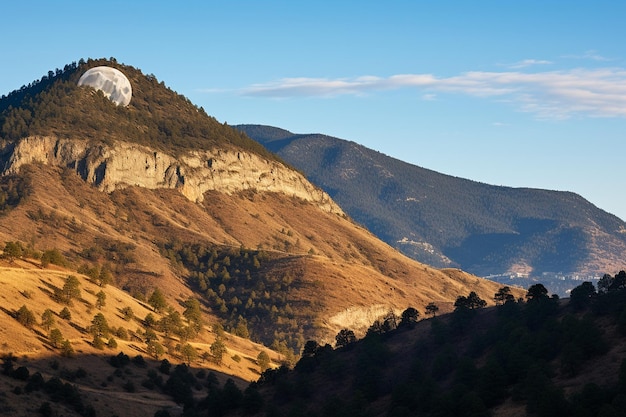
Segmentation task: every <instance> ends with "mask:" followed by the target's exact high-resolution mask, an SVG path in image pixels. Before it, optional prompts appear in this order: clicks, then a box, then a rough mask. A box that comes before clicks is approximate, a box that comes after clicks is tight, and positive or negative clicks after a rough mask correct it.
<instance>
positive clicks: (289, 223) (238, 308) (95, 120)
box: [0, 60, 499, 359]
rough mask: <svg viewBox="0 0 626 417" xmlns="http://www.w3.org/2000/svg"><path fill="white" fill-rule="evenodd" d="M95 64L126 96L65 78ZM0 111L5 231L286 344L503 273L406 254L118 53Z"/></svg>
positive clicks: (142, 295)
mask: <svg viewBox="0 0 626 417" xmlns="http://www.w3.org/2000/svg"><path fill="white" fill-rule="evenodd" d="M96 65H111V66H113V67H115V68H117V69H119V70H121V71H122V72H124V73H126V74H127V75H128V77H129V79H130V81H131V83H132V85H133V92H134V93H133V100H132V101H131V103H130V105H129V106H128V107H126V108H120V107H116V106H115V105H114V104H113V103H111V102H110V101H109V100H107V99H106V98H105V97H104V96H103V95H102V94H100V93H96V92H95V91H94V90H92V89H90V88H78V87H76V86H75V84H74V80H75V79H77V78H78V77H79V76H80V74H81V73H82V72H84V71H85V70H86V69H87V68H90V67H93V66H96ZM0 126H1V128H0V131H1V132H3V133H2V134H3V137H2V150H1V151H0V158H1V160H2V168H3V176H2V177H1V178H0V186H1V187H0V189H1V190H2V193H1V196H2V199H1V200H2V201H1V202H2V204H0V209H1V211H2V212H3V215H2V217H0V240H3V241H5V242H12V241H21V242H22V243H23V244H24V245H30V246H31V247H34V248H35V249H37V250H39V251H44V250H50V249H53V248H56V249H58V250H59V251H60V252H61V253H62V254H63V255H64V256H65V257H66V258H67V259H68V261H69V264H70V267H73V268H75V269H77V268H79V267H84V268H87V269H88V268H99V269H100V268H109V269H110V270H111V271H112V272H113V274H114V276H115V281H116V285H117V286H119V287H120V288H122V289H124V290H126V291H127V292H129V293H130V294H132V295H133V296H135V297H137V298H139V299H146V298H148V296H149V295H150V294H151V293H152V292H153V291H154V289H155V288H159V289H161V290H162V291H163V292H164V293H165V294H166V295H167V297H168V299H169V300H170V305H174V306H178V307H180V309H182V305H181V303H182V302H183V301H184V300H186V299H187V298H188V297H191V296H194V297H197V298H199V299H200V301H201V303H202V305H203V308H204V311H205V313H206V314H207V316H208V317H209V319H210V320H211V321H212V322H217V321H219V322H221V323H223V324H224V325H225V327H226V328H227V329H229V330H232V331H233V332H235V333H237V334H240V335H249V336H251V337H252V338H253V339H254V340H257V341H261V342H263V343H265V344H266V345H270V344H271V345H272V346H273V347H274V348H275V349H277V350H279V351H281V352H282V353H283V354H284V355H286V357H287V358H288V357H289V356H290V355H291V356H293V354H294V352H295V353H296V354H297V353H299V352H300V350H301V348H302V346H303V345H304V342H305V341H306V340H307V339H309V338H316V339H319V340H332V338H333V337H334V335H335V334H336V333H337V332H338V331H339V330H340V329H341V328H344V327H350V328H353V329H354V330H355V332H357V333H361V334H362V333H363V332H364V330H365V328H366V327H367V325H368V324H369V323H371V318H376V317H377V316H378V315H381V314H384V313H385V312H388V311H389V310H394V311H396V312H400V311H402V310H404V309H405V308H407V307H408V306H409V305H412V306H414V307H416V308H418V309H420V310H421V311H423V308H424V306H425V305H426V304H428V303H429V302H435V303H437V304H438V305H439V306H440V308H441V310H442V311H446V310H450V309H451V306H452V303H453V302H454V300H455V299H456V298H457V297H458V296H459V295H464V294H467V293H468V292H469V291H472V290H473V291H475V292H476V293H478V294H479V295H480V296H481V297H482V298H484V299H488V300H491V298H492V297H493V294H494V293H495V292H496V290H497V289H498V287H499V285H497V284H495V283H493V282H489V281H486V280H482V279H479V278H477V277H475V276H472V275H471V274H467V273H464V272H461V271H458V270H436V269H433V268H430V267H427V266H425V265H423V264H420V263H418V262H415V261H413V260H411V259H409V258H407V257H405V256H404V255H402V254H400V253H399V252H397V251H396V250H394V249H393V248H391V247H390V246H388V245H386V244H384V243H383V242H381V241H380V240H379V239H378V238H376V237H375V236H374V235H372V234H371V233H370V232H368V231H367V230H366V229H364V228H362V227H360V226H358V225H357V224H355V223H354V222H352V221H351V220H350V219H348V218H347V217H346V216H345V215H344V213H343V211H342V209H341V208H340V207H339V206H337V205H336V204H335V203H334V202H333V201H332V200H331V199H330V198H329V196H328V195H327V194H326V193H325V192H323V191H322V190H320V189H319V188H317V187H315V186H313V185H312V184H310V183H309V182H308V181H307V180H306V179H305V178H304V177H303V176H302V175H301V174H299V173H298V172H296V171H295V170H293V169H292V168H291V167H289V166H287V165H286V164H284V163H283V162H281V160H280V158H278V157H276V156H275V155H273V154H270V153H269V152H268V151H266V150H265V149H264V148H262V147H261V146H260V145H259V144H258V143H256V142H254V141H252V140H251V139H249V138H248V137H247V136H245V135H243V134H241V133H239V132H237V131H235V130H234V129H232V128H230V127H228V126H225V125H221V124H219V123H217V122H216V121H215V120H214V119H212V118H211V117H209V116H207V115H206V114H205V113H204V112H203V111H202V110H201V109H198V108H196V107H195V106H193V105H192V104H191V103H189V102H188V101H187V100H186V99H185V98H184V97H182V96H179V95H177V94H175V93H174V92H172V91H171V90H169V89H167V88H166V87H165V86H164V85H163V84H162V83H158V82H157V81H156V79H154V77H152V76H144V75H143V74H141V72H140V71H139V70H137V69H134V68H132V67H128V66H125V65H120V64H118V63H116V62H114V61H102V60H98V61H91V60H89V61H87V62H84V63H83V62H81V63H79V64H78V65H70V66H68V67H66V68H65V69H64V70H63V71H57V72H56V73H53V74H51V75H50V76H49V77H47V78H45V79H42V80H41V81H39V82H37V83H34V84H32V85H30V86H28V87H24V88H22V89H20V90H19V91H17V92H14V93H11V94H9V95H8V96H6V97H4V98H3V99H2V100H0ZM178 307H177V308H178ZM288 359H289V358H288Z"/></svg>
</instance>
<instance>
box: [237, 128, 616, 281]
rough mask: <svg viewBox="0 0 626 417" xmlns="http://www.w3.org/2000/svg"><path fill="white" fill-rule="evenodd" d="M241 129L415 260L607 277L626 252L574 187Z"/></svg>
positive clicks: (605, 219)
mask: <svg viewBox="0 0 626 417" xmlns="http://www.w3.org/2000/svg"><path fill="white" fill-rule="evenodd" d="M237 128H238V129H240V130H241V131H243V132H245V133H247V134H248V135H249V136H250V137H252V138H253V139H255V140H258V141H259V142H260V143H262V144H263V145H265V146H266V147H267V148H268V149H269V150H271V151H273V152H276V153H278V154H279V155H280V156H281V157H282V158H284V159H285V160H287V161H288V162H289V163H291V164H293V165H294V166H296V167H297V168H298V169H300V170H302V171H303V172H304V173H305V174H306V175H307V176H308V178H309V179H310V180H311V181H312V182H314V183H315V184H317V185H319V186H320V187H322V188H323V189H324V190H326V191H327V192H328V193H329V194H330V195H331V197H332V198H333V199H334V200H335V201H337V202H338V203H339V205H340V206H341V207H342V208H343V209H344V210H345V211H346V212H347V213H348V214H349V215H350V216H351V217H352V218H353V219H355V220H356V221H357V222H359V223H362V224H364V225H365V226H366V227H368V228H369V229H370V230H371V231H372V232H374V233H375V234H376V235H377V236H379V237H380V238H381V239H383V240H384V241H386V242H387V243H389V244H390V245H392V246H394V247H396V248H398V249H399V250H401V251H402V252H403V253H405V254H407V255H409V256H411V257H412V258H414V259H417V260H420V261H421V262H425V263H428V264H431V265H435V266H439V267H441V266H459V267H461V268H462V269H464V270H467V271H470V272H472V273H474V274H477V275H481V276H486V275H490V274H502V273H526V274H530V275H531V276H535V277H537V276H541V275H542V274H543V273H546V272H552V273H555V272H563V273H578V274H583V275H602V274H603V273H605V272H615V271H617V270H619V269H620V268H621V266H622V265H623V259H624V257H625V255H626V223H624V222H623V221H621V220H620V219H618V218H617V217H615V216H613V215H611V214H608V213H606V212H604V211H602V210H600V209H598V208H597V207H595V206H593V205H592V204H591V203H589V202H588V201H586V200H585V199H583V198H582V197H580V196H579V195H576V194H573V193H569V192H557V191H549V190H539V189H529V188H509V187H501V186H492V185H487V184H482V183H478V182H474V181H469V180H465V179H461V178H456V177H451V176H448V175H443V174H439V173H437V172H434V171H430V170H427V169H424V168H420V167H417V166H413V165H410V164H407V163H405V162H402V161H399V160H397V159H394V158H390V157H388V156H385V155H383V154H381V153H379V152H376V151H373V150H370V149H367V148H365V147H363V146H360V145H358V144H356V143H353V142H348V141H344V140H341V139H337V138H333V137H330V136H324V135H298V134H293V133H291V132H288V131H285V130H282V129H278V128H273V127H268V126H258V125H241V126H237Z"/></svg>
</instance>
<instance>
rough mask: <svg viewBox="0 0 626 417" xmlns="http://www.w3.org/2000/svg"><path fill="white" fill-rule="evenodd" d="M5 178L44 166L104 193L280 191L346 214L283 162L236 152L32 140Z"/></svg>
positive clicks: (14, 154)
mask: <svg viewBox="0 0 626 417" xmlns="http://www.w3.org/2000/svg"><path fill="white" fill-rule="evenodd" d="M2 154H3V158H2V159H3V161H2V162H3V165H4V166H3V171H2V172H3V174H13V173H17V172H19V170H20V168H21V167H22V166H24V165H26V164H32V163H43V164H49V165H56V166H62V167H67V168H70V169H73V170H75V171H76V172H77V174H79V175H80V176H81V177H82V178H83V179H84V180H85V181H87V182H89V183H91V184H93V185H94V186H96V187H98V189H100V190H101V191H104V192H112V191H114V190H116V189H120V188H125V187H129V186H138V187H144V188H148V189H157V188H173V189H177V190H179V191H180V192H181V194H183V195H184V196H185V197H187V198H188V199H189V200H191V201H195V202H200V201H202V200H203V198H204V193H205V192H207V191H210V190H215V191H219V192H222V193H226V194H233V193H237V192H239V191H244V190H255V191H259V192H276V193H282V194H285V195H287V196H290V197H296V198H299V199H302V200H305V201H309V202H313V203H315V204H316V205H317V206H319V207H320V209H322V210H324V211H327V212H331V213H336V214H339V215H343V214H344V213H343V211H342V210H341V208H340V207H339V206H338V205H337V204H335V202H334V201H333V200H332V199H331V198H330V196H329V195H328V194H327V193H325V192H324V191H322V190H320V189H319V188H317V187H315V186H314V185H312V184H311V183H310V182H309V181H308V180H307V179H306V178H304V176H303V175H301V174H300V173H298V172H297V171H295V170H293V169H290V168H288V167H286V166H285V165H283V164H281V163H280V162H278V161H273V160H267V159H265V158H263V157H261V156H259V155H256V154H253V153H249V152H244V151H240V150H236V149H226V148H220V149H211V150H202V151H199V150H194V151H189V152H187V153H185V154H183V155H181V156H179V157H174V156H172V155H168V154H166V153H164V152H161V151H157V150H154V149H151V148H148V147H145V146H141V145H138V144H134V143H128V142H121V141H118V142H115V144H114V145H109V144H106V143H95V144H94V143H92V142H89V141H85V140H79V139H60V138H54V137H49V136H46V137H40V136H33V137H28V138H25V139H22V140H20V141H18V142H16V143H14V144H11V145H10V147H7V148H5V149H4V150H3V152H2Z"/></svg>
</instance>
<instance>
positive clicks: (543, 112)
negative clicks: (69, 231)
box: [0, 0, 626, 220]
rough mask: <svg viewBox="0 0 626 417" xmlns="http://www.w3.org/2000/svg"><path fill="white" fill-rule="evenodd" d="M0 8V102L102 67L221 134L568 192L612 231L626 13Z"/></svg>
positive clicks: (79, 5)
mask: <svg viewBox="0 0 626 417" xmlns="http://www.w3.org/2000/svg"><path fill="white" fill-rule="evenodd" d="M5 3H9V2H4V3H3V4H2V6H0V22H1V27H2V31H3V33H4V35H5V36H4V40H3V42H2V43H1V44H0V52H1V54H0V56H1V57H2V65H1V66H0V74H1V75H2V76H1V77H0V94H6V93H8V92H10V91H11V90H13V89H16V88H19V87H20V86H22V85H23V84H28V83H29V82H30V81H33V80H35V79H39V78H41V76H42V75H44V74H46V73H47V72H48V70H51V69H54V68H57V67H59V68H62V67H63V66H64V65H65V64H67V63H70V62H72V61H78V60H79V59H80V58H100V57H115V58H116V59H117V60H118V61H119V62H122V63H125V64H128V65H132V66H135V67H138V68H140V69H141V70H142V71H143V72H144V73H146V74H149V73H152V74H154V75H156V76H157V78H158V79H159V80H161V81H164V82H165V83H166V84H167V85H168V86H169V87H171V88H172V89H174V90H176V91H178V92H179V93H181V94H183V95H185V96H187V97H188V98H189V99H190V100H191V101H192V102H194V103H195V104H197V105H199V106H202V107H204V109H205V110H206V111H207V112H208V113H209V114H211V115H213V116H215V117H216V118H217V119H218V120H219V121H221V122H227V123H229V124H240V123H258V124H267V125H273V126H278V127H281V128H284V129H288V130H290V131H292V132H295V133H314V132H315V133H324V134H328V135H332V136H337V137H340V138H342V139H347V140H352V141H355V142H357V143H360V144H363V145H365V146H367V147H369V148H372V149H375V150H378V151H380V152H383V153H385V154H387V155H390V156H393V157H396V158H399V159H402V160H404V161H407V162H410V163H412V164H415V165H419V166H422V167H425V168H430V169H433V170H436V171H439V172H442V173H446V174H450V175H455V176H458V177H463V178H468V179H473V180H476V181H481V182H485V183H489V184H495V185H506V186H513V187H534V188H546V189H553V190H565V191H573V192H576V193H578V194H581V195H582V196H583V197H585V198H586V199H588V200H590V201H591V202H592V203H594V204H595V205H597V206H598V207H600V208H602V209H604V210H606V211H608V212H610V213H613V214H615V215H617V216H619V217H620V218H622V219H624V220H626V193H624V183H625V181H624V174H623V173H622V172H623V170H624V168H623V166H624V155H625V154H626V140H624V139H625V138H624V136H625V135H624V133H625V132H626V47H625V46H624V40H625V39H626V25H624V23H623V22H625V21H626V3H624V2H617V1H603V0H600V1H594V2H589V1H576V0H573V1H568V2H562V1H541V2H539V1H525V2H506V1H480V0H477V1H471V2H470V1H461V0H459V1H445V0H443V1H431V0H429V1H421V0H412V1H389V2H384V3H383V2H380V1H376V2H374V1H333V2H331V1H317V2H294V1H289V2H288V1H236V0H235V1H220V2H218V1H181V2H169V1H168V2H159V1H150V2H148V1H133V2H130V1H108V2H100V3H97V2H75V1H57V2H49V1H28V0H24V1H20V2H10V3H15V4H5ZM18 3H19V4H18ZM300 3H302V4H300Z"/></svg>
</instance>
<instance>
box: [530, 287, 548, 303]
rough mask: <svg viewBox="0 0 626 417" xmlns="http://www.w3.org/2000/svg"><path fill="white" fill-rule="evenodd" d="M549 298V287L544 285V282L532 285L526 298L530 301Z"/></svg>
mask: <svg viewBox="0 0 626 417" xmlns="http://www.w3.org/2000/svg"><path fill="white" fill-rule="evenodd" d="M547 298H549V297H548V289H547V288H546V287H544V286H543V284H534V285H531V286H530V287H529V288H528V291H527V293H526V300H528V301H529V302H532V301H541V300H544V299H547Z"/></svg>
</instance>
